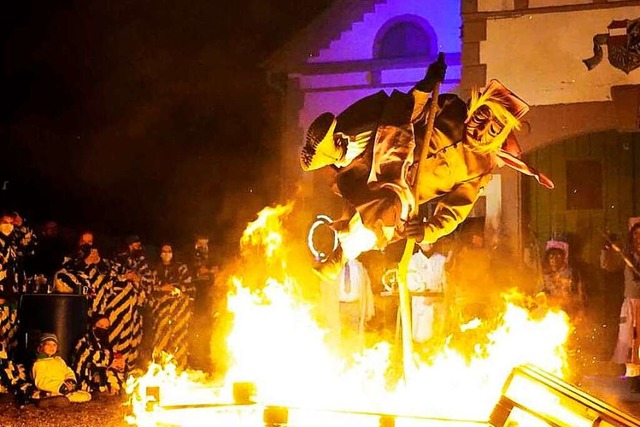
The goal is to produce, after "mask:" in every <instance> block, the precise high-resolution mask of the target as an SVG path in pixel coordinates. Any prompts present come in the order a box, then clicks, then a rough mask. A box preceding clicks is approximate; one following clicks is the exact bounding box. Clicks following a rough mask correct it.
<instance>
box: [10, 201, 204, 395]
mask: <svg viewBox="0 0 640 427" xmlns="http://www.w3.org/2000/svg"><path fill="white" fill-rule="evenodd" d="M58 233H59V226H58V224H56V223H55V222H53V221H49V222H47V223H45V224H44V226H43V227H42V230H41V231H40V232H39V233H36V232H35V231H34V229H33V228H32V227H31V226H30V225H29V224H28V223H27V222H26V221H25V220H24V219H23V218H22V217H21V215H20V214H19V213H17V212H11V211H5V212H2V213H0V398H4V399H15V400H16V401H17V402H18V403H19V404H25V403H29V402H35V403H36V404H37V405H38V406H41V407H47V406H63V405H67V404H69V403H70V402H85V401H87V400H90V399H91V397H92V395H95V394H96V393H98V394H101V393H105V394H109V395H118V394H120V393H121V392H122V391H123V384H124V381H125V379H126V378H127V376H128V375H129V374H130V373H133V372H134V371H135V370H138V369H143V368H144V367H145V366H146V363H148V362H149V361H150V360H152V359H156V358H159V357H162V355H163V353H167V354H169V355H171V357H172V358H173V362H174V363H175V364H176V365H177V366H178V368H179V369H184V368H185V367H186V366H187V364H188V363H190V360H189V355H190V353H191V352H190V350H189V346H190V344H191V345H192V346H195V345H197V344H195V343H194V340H193V339H190V337H193V336H194V334H188V331H189V325H190V323H191V322H192V318H193V313H194V307H196V304H195V301H196V300H197V299H198V298H203V296H204V295H210V288H212V287H213V284H214V272H215V267H214V266H213V264H212V262H211V259H210V258H209V250H208V243H209V241H208V238H207V237H205V236H203V235H197V236H195V239H194V242H193V245H191V247H190V248H189V249H188V252H189V253H188V254H187V255H186V257H185V258H184V262H183V261H180V260H179V259H177V257H176V248H175V247H174V245H173V244H171V243H169V242H167V243H164V244H162V246H161V247H160V248H159V249H160V250H159V253H157V254H155V257H153V256H152V257H151V259H149V258H147V255H146V254H145V251H144V247H143V242H142V241H141V239H140V238H139V237H138V236H135V235H131V236H128V237H126V239H124V242H123V243H122V245H121V249H120V250H119V251H116V252H115V254H114V255H113V256H111V257H105V256H104V254H102V253H101V251H100V249H99V246H98V242H96V236H95V235H94V233H93V232H92V231H89V230H85V231H82V232H80V233H78V234H77V240H75V244H74V245H73V247H72V248H70V249H67V248H65V245H64V244H63V242H62V240H61V239H60V238H58ZM185 252H186V251H185ZM32 295H38V296H41V297H44V298H41V299H40V300H39V301H41V302H40V303H39V304H41V306H39V307H40V308H39V309H41V310H43V311H45V310H55V309H56V307H55V300H56V298H58V299H60V298H64V297H65V296H66V297H69V298H75V299H76V300H78V301H81V304H80V305H78V304H76V305H74V306H73V307H80V310H81V311H82V313H81V315H80V317H81V318H82V319H83V320H84V322H83V324H82V325H76V326H77V327H79V328H80V333H79V334H78V333H75V334H74V333H73V332H74V331H61V332H62V333H63V335H64V336H74V335H75V336H76V338H78V340H77V342H73V343H62V342H60V339H59V334H56V333H55V332H56V330H55V329H54V326H55V325H53V324H51V325H46V324H45V325H40V328H39V329H38V330H36V331H33V330H28V331H26V330H24V329H25V328H22V327H21V325H23V324H25V322H23V320H25V319H26V318H27V317H29V316H31V315H32V314H33V313H28V312H23V311H24V310H23V304H21V301H22V300H24V298H28V297H29V296H32ZM48 304H54V305H53V306H48ZM74 309H75V308H74ZM195 321H196V322H198V320H197V319H195ZM199 323H200V324H201V323H203V322H202V321H200V322H199ZM58 327H59V326H58ZM82 331H85V332H84V335H82ZM201 332H202V331H201ZM60 337H61V335H60ZM202 338H205V339H204V340H203V339H202ZM198 342H200V343H203V342H204V343H205V344H204V345H205V347H206V348H205V351H207V350H208V340H207V339H206V337H202V336H200V334H198ZM64 346H67V348H70V349H71V351H70V352H69V353H70V354H62V353H61V352H60V351H59V349H61V348H63V347H64ZM195 350H197V349H195ZM193 353H197V351H193ZM63 356H64V357H63ZM65 358H66V359H67V360H65Z"/></svg>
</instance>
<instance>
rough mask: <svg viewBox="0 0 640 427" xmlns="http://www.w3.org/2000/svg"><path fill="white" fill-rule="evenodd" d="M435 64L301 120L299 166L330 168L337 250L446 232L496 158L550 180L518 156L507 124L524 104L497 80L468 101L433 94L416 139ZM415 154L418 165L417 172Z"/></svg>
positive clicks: (437, 75)
mask: <svg viewBox="0 0 640 427" xmlns="http://www.w3.org/2000/svg"><path fill="white" fill-rule="evenodd" d="M445 70H446V66H445V65H444V62H443V60H439V61H438V62H435V63H433V64H432V65H431V66H430V67H429V70H428V72H427V75H426V77H425V79H423V80H422V81H420V82H418V84H416V86H415V87H414V89H412V91H411V92H410V93H408V94H407V93H402V92H399V91H393V92H392V93H391V95H387V94H386V93H385V92H384V91H380V92H378V93H376V94H373V95H370V96H368V97H365V98H363V99H361V100H359V101H357V102H355V103H354V104H352V105H351V106H349V107H348V108H347V109H346V110H344V111H343V112H342V113H340V114H339V115H338V116H337V117H336V116H334V115H333V114H331V113H324V114H322V115H320V116H319V117H318V118H316V120H314V122H313V123H312V124H311V126H310V127H309V129H308V131H307V135H306V141H305V145H304V147H303V149H302V152H301V157H300V162H301V166H302V169H303V170H304V171H311V170H316V169H319V168H322V167H325V166H331V167H333V168H334V169H335V170H336V175H335V183H334V191H336V192H337V194H338V195H340V196H341V197H342V198H343V199H344V200H345V202H346V203H345V204H346V210H347V212H346V214H345V215H344V216H343V218H341V219H340V220H337V221H335V222H334V223H333V228H334V229H335V230H336V232H337V234H338V238H339V240H340V243H341V246H342V249H343V251H344V256H345V257H346V258H348V259H353V258H355V257H357V256H358V255H359V254H360V253H362V252H364V251H367V250H371V249H379V250H381V249H384V248H385V247H386V245H388V244H389V243H391V242H393V241H396V240H399V239H401V238H404V237H414V238H416V240H417V241H422V242H425V243H434V242H435V241H437V240H438V239H439V238H440V237H442V236H445V235H447V234H449V233H451V232H452V231H453V230H455V228H456V227H457V226H458V224H460V223H461V222H462V221H464V220H465V219H466V217H467V216H468V215H469V213H470V212H471V209H472V208H473V205H474V203H475V202H476V200H477V199H478V197H479V195H480V192H481V189H482V188H483V187H484V186H486V185H487V183H488V182H489V181H490V180H491V178H492V175H491V171H492V170H493V168H495V167H496V166H502V165H504V164H506V165H508V166H510V167H512V168H514V169H516V170H518V171H520V172H522V173H525V174H527V175H531V176H533V177H535V178H536V180H537V181H538V182H539V183H540V184H542V185H543V186H545V187H547V188H553V183H552V182H551V180H549V179H548V178H547V177H545V176H544V175H542V174H541V173H539V172H538V171H536V170H535V169H533V168H532V167H530V166H528V165H527V164H525V163H524V162H523V161H522V160H521V159H519V158H518V155H519V154H520V147H519V146H518V143H517V141H516V139H515V136H514V135H513V133H512V131H513V130H514V129H517V128H518V127H519V126H520V118H522V117H523V116H524V115H525V114H526V112H527V111H528V110H529V107H528V105H527V104H526V103H525V102H524V101H522V100H521V99H520V98H518V97H517V96H516V95H515V94H514V93H513V92H511V91H510V90H509V89H507V88H506V87H505V86H503V85H502V84H501V83H500V82H498V81H497V80H492V81H491V82H489V84H488V85H487V87H486V88H484V89H483V90H482V91H478V90H474V91H473V93H472V97H471V100H470V102H469V105H467V104H466V103H465V102H464V101H462V100H461V99H460V98H459V97H457V96H456V95H454V94H443V95H440V96H439V97H438V107H439V108H438V112H437V115H436V117H435V122H434V129H433V132H432V137H431V139H430V141H427V142H426V143H425V141H424V137H425V134H426V123H427V119H428V114H429V107H430V103H431V101H430V100H429V92H431V91H432V90H433V88H434V87H435V82H436V81H439V80H442V78H443V77H444V71H445ZM417 153H420V156H419V157H417ZM420 161H424V162H427V164H426V165H425V166H426V167H424V169H423V170H424V171H425V173H424V176H420V177H419V178H418V177H417V176H416V175H417V171H418V164H419V162H420ZM416 180H417V188H414V186H415V185H416ZM435 199H438V203H437V206H436V208H435V211H434V214H433V215H432V216H431V217H429V218H428V219H427V220H426V222H422V221H419V222H416V221H414V222H411V221H409V220H410V219H411V218H412V216H413V213H414V212H415V211H416V210H417V206H419V205H421V204H423V203H426V202H429V201H431V200H435ZM407 221H409V222H407Z"/></svg>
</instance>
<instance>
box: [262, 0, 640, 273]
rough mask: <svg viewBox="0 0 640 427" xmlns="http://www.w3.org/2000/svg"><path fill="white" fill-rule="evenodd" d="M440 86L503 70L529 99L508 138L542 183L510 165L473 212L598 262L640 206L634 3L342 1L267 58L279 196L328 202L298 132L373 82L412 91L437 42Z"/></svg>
mask: <svg viewBox="0 0 640 427" xmlns="http://www.w3.org/2000/svg"><path fill="white" fill-rule="evenodd" d="M439 51H442V52H445V54H446V57H447V62H448V64H449V68H448V71H447V81H446V82H445V84H444V85H443V88H442V89H443V91H450V92H455V93H458V94H459V95H460V96H462V97H463V98H465V97H466V96H468V94H469V92H470V89H471V87H473V86H478V87H482V86H484V85H485V84H486V83H487V82H488V81H489V80H491V79H494V78H495V79H498V80H500V81H501V82H502V83H503V84H505V85H506V86H507V87H509V88H510V89H512V90H513V91H514V92H515V93H517V94H518V95H519V96H520V97H522V98H523V99H524V100H525V101H527V102H528V103H529V104H530V105H531V110H530V112H529V113H528V114H527V116H525V119H524V120H525V123H524V126H523V127H522V129H521V130H520V131H519V132H518V134H517V136H518V139H519V141H520V144H521V146H522V148H523V149H524V157H525V158H527V160H529V161H530V163H531V164H533V165H535V166H536V167H537V168H538V169H539V170H540V171H542V172H544V173H545V174H546V175H548V176H549V177H550V178H551V179H553V180H554V181H555V183H556V189H554V190H552V191H549V190H546V189H543V188H541V187H540V186H538V185H537V184H536V183H535V181H534V180H533V179H531V178H529V177H523V176H521V175H519V174H517V173H515V172H513V171H511V170H507V169H508V168H504V169H499V170H496V176H495V178H494V180H493V181H492V184H491V185H490V186H489V188H487V189H486V193H485V196H484V197H483V199H482V200H481V201H480V203H479V206H478V212H477V213H476V214H477V215H481V216H484V217H485V218H486V224H485V230H486V231H487V232H488V233H490V234H493V236H494V237H499V238H501V239H503V240H506V241H508V242H509V244H510V245H511V246H512V247H513V248H514V249H516V250H518V251H523V250H524V249H525V247H526V246H527V244H528V243H531V242H532V241H533V242H537V243H538V247H540V246H541V245H543V244H544V241H546V240H547V239H549V238H552V237H559V236H568V237H569V239H573V240H574V242H575V245H574V248H575V249H576V250H574V251H573V252H572V253H573V255H574V256H576V257H580V258H582V259H583V260H584V261H585V262H587V263H592V264H597V254H598V251H599V248H600V246H601V244H602V241H603V238H602V232H603V231H612V232H617V233H619V234H624V233H625V232H626V224H627V219H628V217H630V216H640V184H639V183H636V181H638V182H640V133H639V131H640V125H639V122H640V67H639V66H640V1H637V0H634V1H629V0H618V1H611V0H610V1H606V0H555V1H552V0H462V1H460V0H452V1H451V0H449V1H435V0H386V1H384V0H377V1H375V0H370V1H347V0H338V1H336V2H335V3H334V5H333V6H332V7H330V8H329V9H328V10H327V11H326V13H325V14H324V15H323V16H321V17H319V18H318V20H316V21H315V22H313V23H312V24H311V25H310V26H309V27H308V28H307V29H306V30H305V31H304V32H303V33H302V34H301V35H300V36H299V37H298V38H296V39H294V40H292V41H291V42H290V43H289V44H288V45H287V46H284V47H283V48H282V49H281V50H280V51H279V52H277V53H276V54H275V55H273V56H272V57H271V59H270V60H269V62H268V64H267V66H268V69H269V70H270V72H271V73H273V74H278V75H280V76H284V78H283V81H286V89H285V91H284V93H285V95H284V98H283V104H282V107H283V112H284V122H283V131H282V139H281V144H280V145H279V149H280V150H281V156H280V158H281V159H282V164H281V168H280V170H281V177H282V178H283V179H282V181H283V188H282V190H283V192H284V194H289V195H291V196H293V194H296V197H297V198H299V199H301V200H304V201H305V202H303V204H304V207H305V209H307V208H308V209H309V210H310V211H314V212H315V211H319V210H323V209H325V210H329V211H331V209H334V208H335V207H332V206H323V205H322V203H323V202H321V201H324V200H328V199H330V196H329V194H330V192H329V190H328V186H327V182H325V181H324V179H323V176H322V173H314V174H305V175H303V174H302V173H301V171H300V168H299V162H298V153H299V151H300V148H301V146H302V143H303V139H304V129H305V128H306V127H307V126H308V124H309V123H310V122H311V121H312V120H313V119H314V118H315V117H316V116H317V115H318V114H320V113H322V112H324V111H331V112H334V113H339V112H340V111H341V110H342V109H343V108H344V107H346V106H347V105H349V104H350V103H351V102H353V101H355V100H356V99H359V98H361V97H363V96H365V95H368V94H371V93H374V92H376V91H378V90H386V91H390V90H393V89H398V90H403V91H407V90H409V89H410V88H411V86H412V85H413V84H414V83H415V82H416V81H418V80H420V78H422V76H423V75H424V72H425V69H426V67H427V66H428V64H429V63H430V62H431V61H433V60H434V59H435V57H436V55H437V52H439Z"/></svg>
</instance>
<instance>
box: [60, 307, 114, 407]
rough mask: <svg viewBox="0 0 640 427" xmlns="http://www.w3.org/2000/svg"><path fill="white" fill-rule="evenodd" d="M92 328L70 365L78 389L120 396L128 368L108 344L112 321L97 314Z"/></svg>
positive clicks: (77, 349)
mask: <svg viewBox="0 0 640 427" xmlns="http://www.w3.org/2000/svg"><path fill="white" fill-rule="evenodd" d="M90 327H91V329H90V330H89V331H88V332H87V333H86V334H85V335H84V336H83V337H82V338H81V339H80V340H79V341H78V343H77V344H76V347H75V351H74V354H73V359H72V364H71V368H72V369H73V371H74V372H75V374H76V378H77V379H78V388H79V389H80V390H84V391H88V392H90V393H93V392H99V393H107V394H110V395H115V394H119V393H120V392H121V391H122V390H123V384H124V381H125V375H126V371H125V368H126V366H125V363H124V359H122V358H121V357H120V355H119V354H118V353H115V352H114V351H113V350H112V348H111V345H110V344H109V330H110V328H111V322H109V317H108V316H107V315H105V314H101V313H97V314H95V315H94V316H93V317H92V318H91V321H90Z"/></svg>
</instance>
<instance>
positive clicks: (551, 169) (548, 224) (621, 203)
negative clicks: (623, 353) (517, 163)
mask: <svg viewBox="0 0 640 427" xmlns="http://www.w3.org/2000/svg"><path fill="white" fill-rule="evenodd" d="M525 157H526V160H527V161H528V162H530V164H532V165H535V167H536V168H538V169H539V170H540V171H542V172H544V173H545V174H546V175H548V176H549V177H550V178H551V179H552V180H553V181H554V183H555V184H556V188H555V189H553V190H547V189H545V188H543V187H542V186H540V185H538V184H537V183H536V182H535V180H532V179H523V180H522V189H523V213H522V214H523V218H522V225H523V236H529V237H530V238H529V240H534V241H535V242H536V243H537V247H538V249H539V251H538V253H539V254H541V255H544V251H545V244H546V242H547V240H549V239H551V238H563V239H565V240H566V241H568V243H569V252H570V254H569V256H570V259H571V262H572V265H573V266H574V267H575V268H578V270H579V271H580V273H581V276H582V279H583V283H584V285H585V288H586V292H587V313H588V315H589V317H590V319H591V321H592V323H591V326H590V328H591V329H590V331H591V332H589V333H588V334H586V335H588V336H589V337H590V340H591V341H593V346H594V349H595V350H594V353H601V354H599V356H598V357H599V358H603V359H606V358H607V357H609V355H610V352H611V350H612V349H613V345H614V343H615V339H616V333H617V318H618V313H619V310H620V304H621V302H622V287H623V283H622V279H621V277H620V276H619V275H617V276H616V275H610V274H609V275H607V274H604V271H603V270H601V269H600V250H601V248H602V246H603V244H604V243H605V239H604V236H603V233H604V232H605V231H606V232H609V233H615V234H617V235H618V236H619V241H620V243H621V246H626V243H627V228H628V220H629V218H630V217H633V216H640V183H638V180H639V179H640V133H638V132H636V133H621V132H617V131H606V132H599V133H593V134H588V135H582V136H578V137H573V138H569V139H566V140H561V141H557V142H555V143H553V144H551V145H548V146H545V147H542V148H539V149H537V150H535V151H533V152H530V153H527V154H526V155H525ZM525 243H529V242H525ZM541 258H542V257H541ZM612 277H613V278H612ZM597 337H600V338H599V339H597ZM587 341H588V340H587ZM583 344H587V343H586V342H584V341H583ZM587 345H588V344H587Z"/></svg>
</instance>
